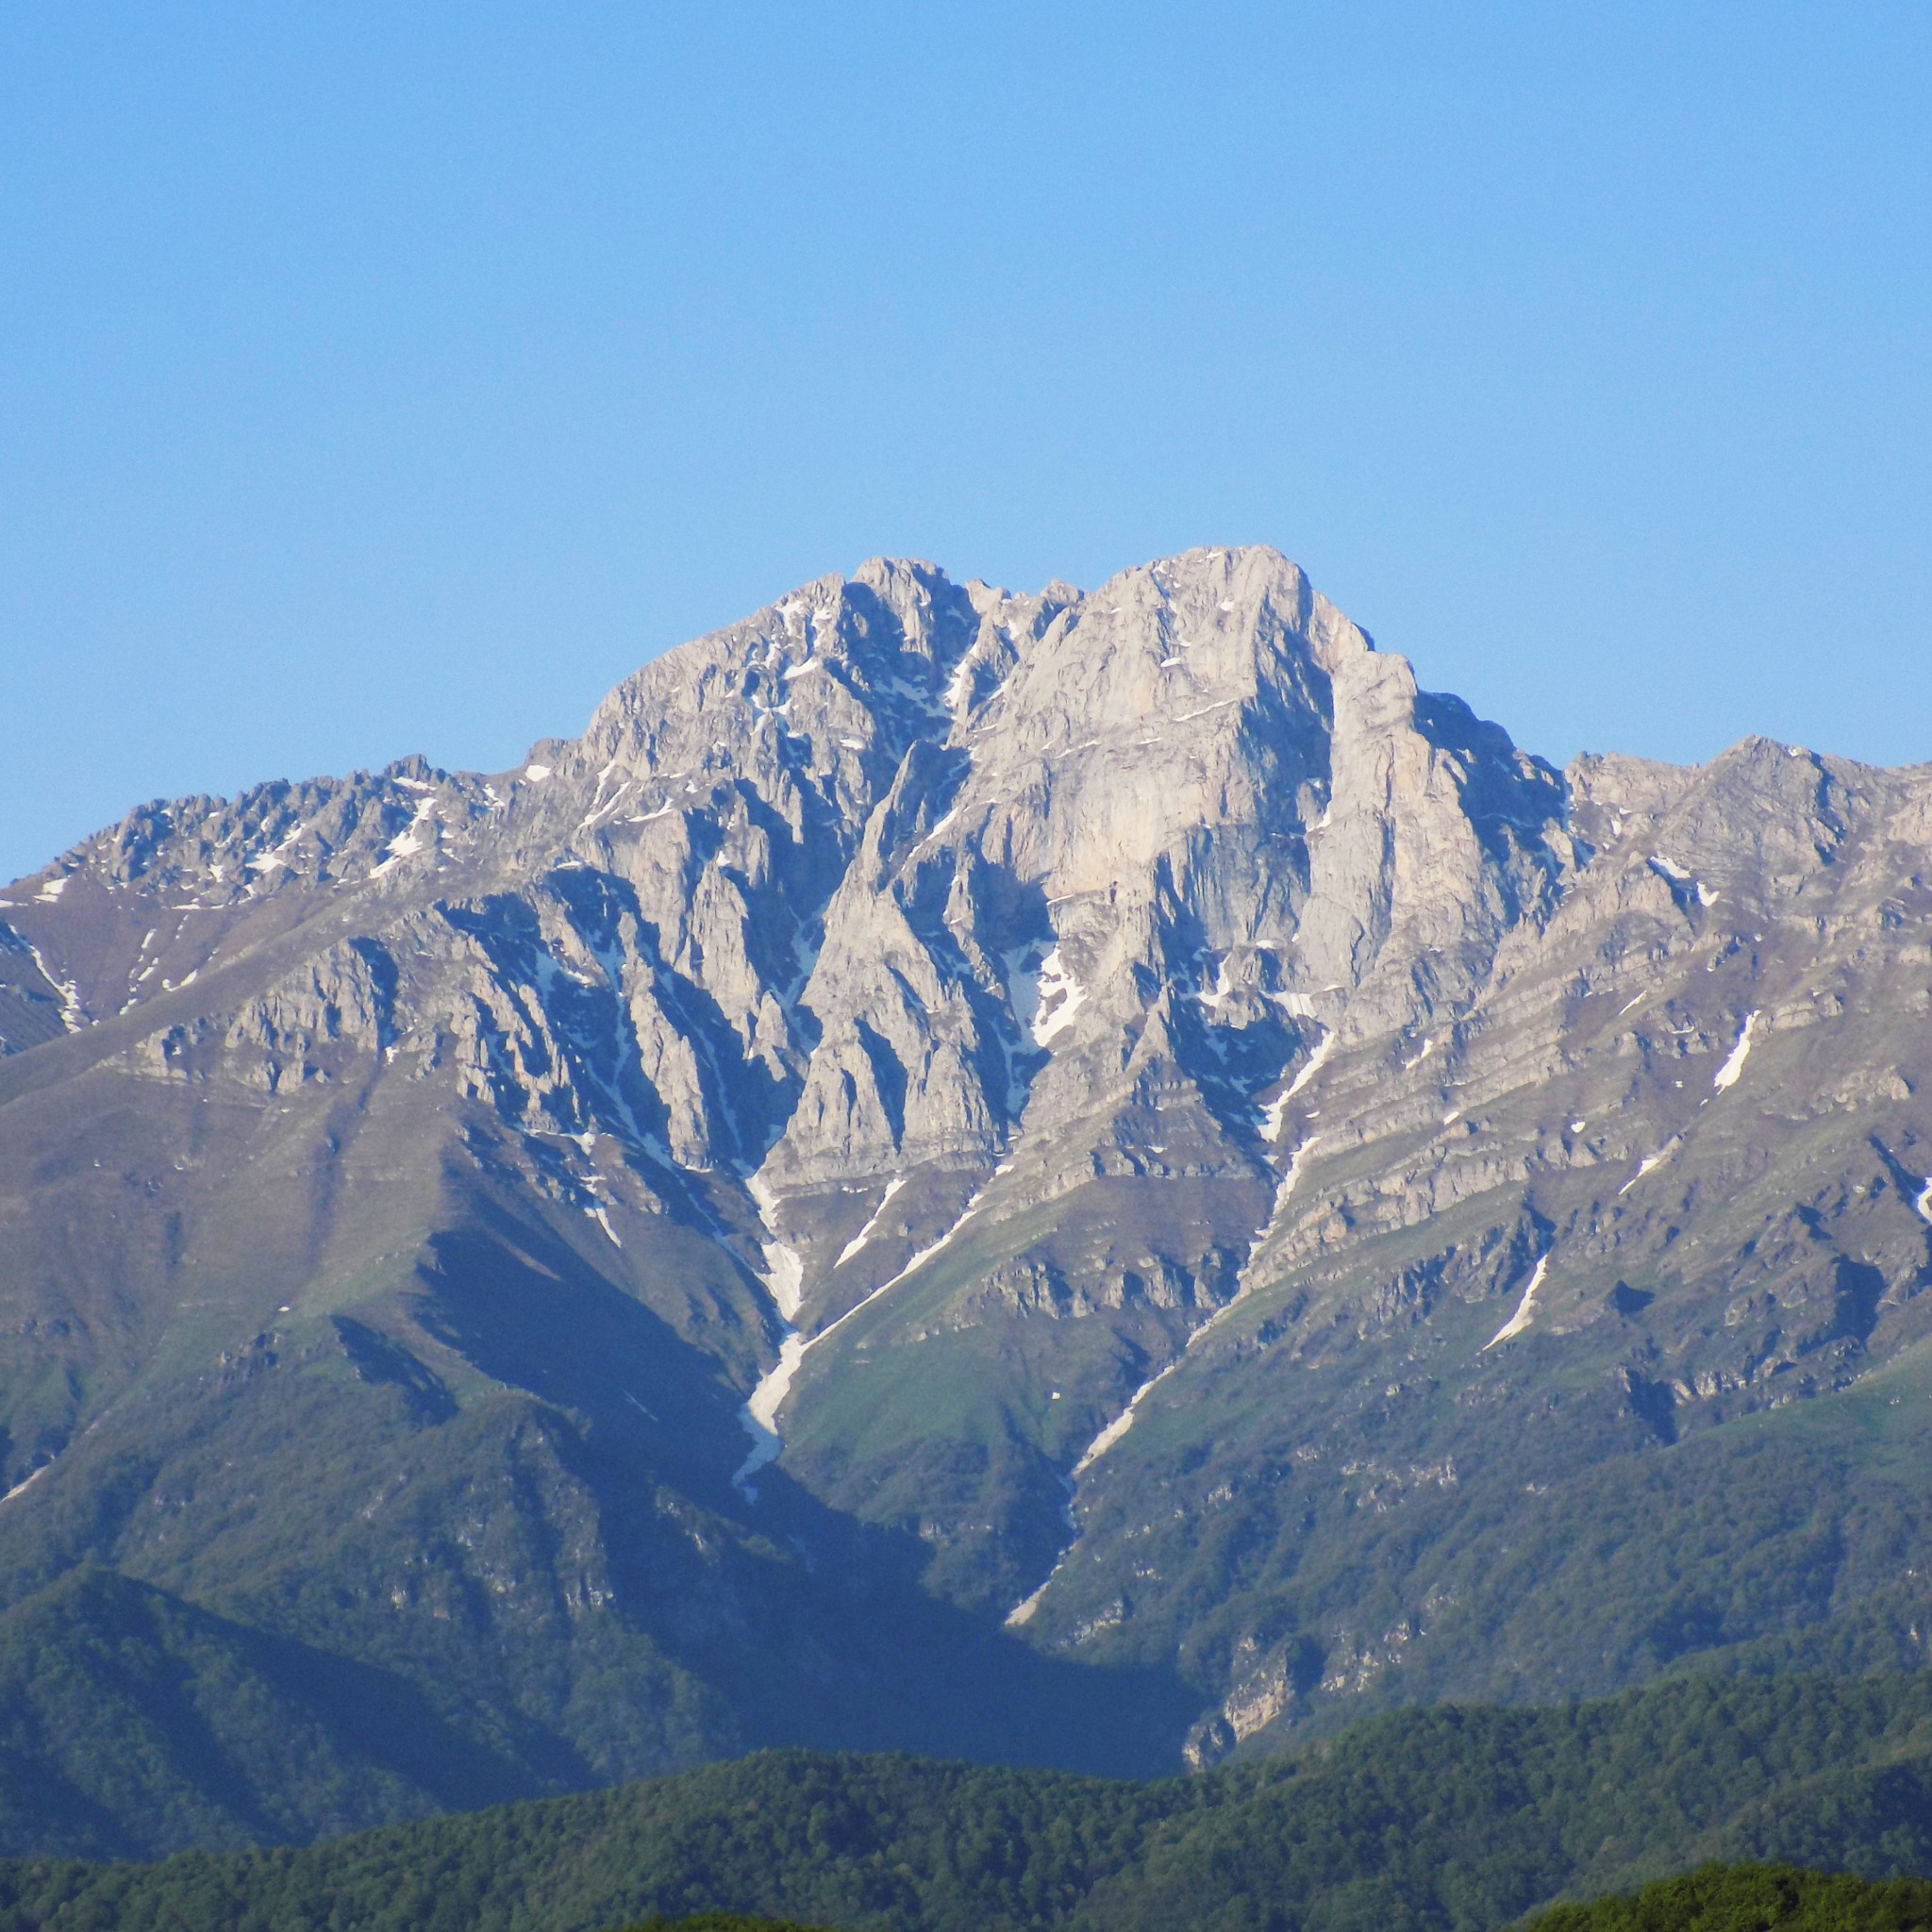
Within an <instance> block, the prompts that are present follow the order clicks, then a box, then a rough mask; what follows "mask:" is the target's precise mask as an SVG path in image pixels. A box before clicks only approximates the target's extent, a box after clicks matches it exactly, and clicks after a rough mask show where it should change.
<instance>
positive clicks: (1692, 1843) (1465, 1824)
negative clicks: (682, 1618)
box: [0, 1673, 1932, 1932]
mask: <svg viewBox="0 0 1932 1932" xmlns="http://www.w3.org/2000/svg"><path fill="white" fill-rule="evenodd" d="M1928 1744H1932V1679H1928V1676H1927V1674H1924V1673H1919V1674H1914V1675H1911V1676H1901V1677H1890V1678H1873V1679H1867V1680H1864V1681H1862V1682H1857V1683H1848V1682H1845V1681H1843V1680H1822V1679H1817V1678H1803V1677H1799V1678H1780V1679H1777V1680H1774V1681H1763V1680H1751V1679H1743V1680H1740V1679H1735V1678H1734V1679H1728V1680H1723V1681H1712V1680H1702V1681H1700V1680H1692V1681H1690V1682H1686V1683H1674V1684H1671V1685H1668V1686H1657V1687H1653V1688H1652V1689H1650V1690H1648V1691H1637V1692H1625V1693H1624V1694H1623V1695H1622V1696H1620V1697H1617V1698H1615V1699H1611V1700H1609V1701H1607V1702H1605V1703H1598V1704H1581V1705H1569V1706H1565V1707H1561V1708H1557V1709H1543V1710H1524V1709H1511V1710H1498V1709H1495V1708H1484V1707H1441V1708H1437V1709H1432V1710H1409V1711H1402V1712H1397V1713H1393V1714H1391V1715H1388V1716H1384V1717H1380V1718H1374V1719H1371V1720H1370V1721H1368V1722H1367V1723H1365V1724H1360V1725H1357V1726H1355V1727H1353V1728H1351V1729H1350V1730H1348V1731H1347V1732H1345V1733H1343V1734H1342V1735H1341V1736H1340V1737H1338V1738H1334V1739H1330V1740H1324V1742H1322V1743H1320V1744H1316V1745H1314V1746H1312V1747H1307V1748H1302V1749H1297V1750H1294V1751H1291V1752H1289V1753H1287V1754H1284V1755H1282V1756H1280V1757H1274V1758H1272V1759H1268V1760H1265V1761H1263V1762H1260V1763H1257V1764H1254V1765H1241V1766H1230V1767H1224V1768H1223V1769H1222V1770H1220V1771H1217V1772H1213V1773H1209V1774H1206V1775H1204V1776H1199V1777H1178V1778H1168V1779H1163V1780H1160V1781H1159V1782H1156V1783H1147V1784H1140V1783H1131V1782H1124V1781H1113V1780H1104V1779H1096V1778H1082V1777H1075V1776H1072V1775H1070V1774H1066V1773H1064V1772H1043V1771H1015V1770H1010V1769H1005V1768H998V1767H977V1766H973V1765H966V1764H958V1763H950V1764H948V1763H934V1762H932V1761H930V1760H928V1759H922V1758H913V1757H854V1756H843V1755H829V1754H825V1753H821V1752H803V1751H782V1752H761V1753H758V1754H757V1755H756V1756H754V1757H748V1758H743V1759H741V1760H739V1761H737V1762H735V1763H730V1764H719V1765H708V1766H706V1767H704V1768H702V1769H700V1770H697V1771H691V1772H685V1773H682V1774H679V1775H676V1776H674V1777H669V1778H661V1779H652V1780H649V1781H647V1782H645V1783H641V1784H636V1785H629V1786H625V1787H621V1788H619V1789H616V1790H602V1791H594V1792H588V1793H580V1794H576V1795H573V1796H570V1797H564V1798H553V1799H546V1800H541V1801H538V1802H535V1803H525V1804H519V1805H509V1806H502V1807H496V1808H494V1809H492V1810H488V1811H483V1812H479V1813H475V1814H472V1815H470V1816H467V1817H457V1818H439V1819H430V1820H426V1821H424V1822H421V1823H418V1824H408V1825H400V1826H393V1827H391V1828H389V1829H386V1830H383V1831H377V1832H367V1833H361V1834H358V1835H356V1836H353V1837H350V1838H346V1839H339V1840H333V1841H332V1842H330V1843H327V1844H322V1845H314V1846H309V1847H306V1848H303V1849H300V1850H288V1849H279V1848H278V1849H267V1848H256V1849H251V1850H247V1851H242V1852H230V1853H225V1854H210V1853H207V1852H191V1853H185V1854H180V1855H177V1856H176V1857H173V1858H169V1859H165V1860H162V1861H161V1862H159V1863H158V1864H152V1865H135V1864H115V1865H99V1864H81V1863H70V1862H62V1861H58V1860H38V1861H31V1862H29V1861H13V1860H0V1928H4V1932H39V1928H42V1927H45V1928H47V1932H67V1928H72V1927H75V1926H82V1925H101V1926H113V1927H117V1928H124V1932H146V1928H149V1927H153V1928H156V1932H241V1928H244V1927H246V1928H253V1932H326V1928H328V1927H331V1926H336V1925H342V1924H353V1925H356V1926H358V1927H362V1928H366V1932H439V1928H441V1927H444V1926H453V1925H464V1926H471V1927H475V1928H476V1932H599V1928H605V1932H608V1928H612V1927H616V1926H620V1925H624V1924H632V1923H635V1922H637V1921H640V1920H644V1919H647V1918H650V1917H653V1916H655V1915H657V1914H659V1913H661V1914H663V1915H664V1916H665V1917H673V1918H682V1917H683V1915H685V1914H687V1913H691V1912H700V1911H709V1910H718V1909H724V1910H729V1911H733V1912H741V1911H753V1912H757V1913H759V1914H761V1915H764V1916H766V1917H781V1918H791V1919H796V1918H808V1919H810V1920H812V1921H813V1922H814V1923H817V1924H825V1925H836V1926H841V1927H845V1928H847V1932H874V1928H879V1932H884V1928H893V1932H1052V1928H1059V1927H1064V1928H1067V1932H1191V1928H1192V1927H1195V1926H1200V1925H1210V1926H1220V1927H1227V1928H1247V1927H1253V1928H1256V1932H1262V1928H1272V1932H1371V1928H1377V1927H1383V1926H1407V1927H1412V1928H1415V1932H1493V1928H1496V1927H1500V1926H1503V1925H1506V1924H1510V1923H1512V1922H1514V1921H1516V1920H1518V1919H1519V1918H1520V1917H1521V1915H1522V1914H1523V1913H1524V1912H1525V1911H1527V1910H1530V1909H1532V1908H1534V1907H1537V1906H1538V1905H1540V1904H1544V1903H1547V1902H1548V1901H1550V1900H1552V1899H1557V1898H1562V1897H1566V1896H1567V1897H1570V1898H1578V1897H1590V1896H1592V1895H1595V1894H1598V1893H1601V1892H1604V1891H1606V1890H1624V1889H1629V1888H1634V1887H1635V1886H1637V1885H1639V1884H1641V1882H1642V1881H1643V1880H1645V1879H1647V1878H1653V1877H1656V1876H1657V1875H1659V1874H1671V1873H1674V1872H1679V1873H1680V1872H1683V1871H1685V1870H1687V1869H1689V1868H1691V1867H1693V1866H1697V1865H1700V1864H1702V1863H1704V1862H1705V1861H1707V1860H1709V1859H1713V1858H1726V1859H1733V1860H1736V1859H1753V1860H1762V1859H1766V1858H1778V1857H1783V1858H1797V1859H1805V1860H1807V1861H1813V1862H1816V1863H1820V1864H1828V1865H1830V1866H1832V1867H1834V1868H1836V1869H1837V1870H1839V1871H1840V1872H1845V1871H1850V1872H1855V1873H1858V1874H1866V1875H1868V1876H1869V1877H1873V1878H1885V1877H1889V1876H1892V1875H1893V1874H1899V1873H1901V1872H1904V1873H1911V1872H1924V1870H1925V1869H1926V1866H1927V1863H1928V1862H1932V1829H1928V1823H1927V1821H1928V1818H1932V1808H1928V1800H1932V1755H1928ZM1761 1876H1762V1874H1751V1873H1748V1872H1743V1873H1740V1872H1733V1873H1730V1874H1724V1876H1723V1877H1722V1878H1720V1877H1719V1876H1718V1874H1714V1873H1711V1872H1703V1873H1700V1874H1699V1875H1698V1877H1697V1878H1696V1879H1694V1880H1691V1881H1688V1882H1687V1881H1684V1880H1681V1879H1680V1880H1678V1881H1676V1882H1675V1883H1674V1885H1672V1886H1671V1887H1670V1888H1669V1890H1668V1893H1667V1896H1674V1897H1675V1898H1676V1899H1678V1900H1681V1899H1682V1898H1683V1897H1684V1895H1685V1894H1686V1893H1689V1894H1691V1896H1692V1897H1696V1896H1697V1895H1699V1894H1704V1895H1706V1898H1707V1904H1709V1903H1710V1901H1709V1900H1708V1894H1709V1892H1710V1891H1711V1890H1713V1889H1715V1890H1718V1891H1719V1892H1720V1893H1721V1894H1722V1893H1724V1892H1739V1891H1741V1892H1742V1893H1743V1894H1744V1895H1743V1896H1741V1897H1733V1898H1732V1899H1731V1900H1730V1904H1731V1907H1732V1914H1733V1915H1732V1916H1729V1917H1724V1916H1721V1915H1720V1913H1719V1912H1718V1911H1716V1910H1711V1911H1710V1914H1709V1916H1708V1917H1707V1918H1706V1919H1705V1920H1703V1921H1702V1922H1693V1923H1702V1924H1705V1925H1706V1926H1709V1927H1715V1926H1719V1925H1722V1926H1725V1927H1734V1926H1749V1927H1752V1928H1754V1932H1757V1928H1762V1927H1766V1926H1769V1925H1772V1924H1779V1923H1784V1921H1783V1919H1782V1918H1781V1916H1780V1914H1779V1913H1778V1912H1777V1911H1776V1910H1774V1909H1772V1910H1767V1909H1765V1908H1764V1907H1767V1906H1775V1905H1776V1904H1777V1903H1778V1900H1777V1894H1776V1891H1774V1892H1773V1894H1772V1896H1771V1897H1770V1898H1769V1899H1766V1898H1764V1897H1761V1896H1760V1897H1753V1896H1751V1893H1752V1891H1753V1890H1757V1884H1756V1883H1755V1882H1754V1881H1755V1880H1757V1879H1760V1878H1761ZM1799 1882H1800V1883H1801V1884H1802V1886H1803V1889H1804V1890H1823V1891H1824V1893H1825V1894H1826V1897H1827V1899H1828V1900H1831V1901H1833V1902H1836V1903H1840V1904H1842V1903H1844V1902H1845V1901H1847V1900H1854V1901H1855V1900H1857V1899H1860V1898H1861V1897H1864V1896H1865V1891H1864V1888H1863V1887H1861V1886H1859V1885H1858V1884H1857V1882H1856V1881H1852V1880H1845V1879H1840V1880H1837V1881H1831V1880H1825V1881H1823V1882H1822V1883H1821V1882H1820V1881H1818V1880H1815V1879H1812V1880H1807V1881H1799ZM1891 1898H1892V1901H1893V1903H1895V1904H1896V1903H1900V1902H1909V1903H1910V1904H1911V1905H1912V1906H1913V1907H1916V1908H1917V1909H1916V1915H1915V1916H1899V1915H1894V1916H1892V1917H1890V1918H1886V1917H1883V1916H1875V1915H1874V1917H1873V1918H1871V1919H1869V1920H1866V1919H1851V1920H1847V1919H1843V1918H1839V1919H1833V1918H1829V1917H1820V1918H1814V1919H1811V1920H1809V1921H1801V1922H1800V1923H1801V1924H1810V1925H1812V1926H1814V1927H1818V1928H1820V1932H1823V1927H1824V1926H1830V1927H1832V1928H1833V1932H1838V1928H1840V1926H1843V1925H1847V1924H1872V1925H1874V1926H1888V1927H1896V1926H1901V1925H1912V1924H1924V1923H1925V1911H1924V1907H1925V1905H1926V1902H1927V1900H1928V1898H1932V1885H1928V1884H1927V1883H1926V1882H1924V1880H1920V1881H1918V1882H1917V1883H1907V1884H1896V1885H1894V1886H1893V1887H1892V1888H1891ZM1558 1910H1559V1912H1560V1911H1561V1907H1558ZM1683 1916H1684V1917H1685V1918H1688V1917H1689V1916H1690V1915H1689V1914H1685V1915H1683ZM1605 1923H1608V1924H1624V1923H1627V1922H1626V1921H1625V1920H1624V1919H1623V1918H1622V1917H1620V1916H1619V1914H1618V1908H1617V1907H1614V1906H1607V1907H1603V1906H1600V1907H1597V1908H1596V1909H1595V1911H1594V1912H1593V1913H1592V1912H1589V1911H1588V1910H1586V1911H1585V1912H1583V1913H1579V1914H1570V1915H1566V1916H1563V1917H1559V1918H1557V1921H1556V1924H1557V1925H1558V1926H1564V1927H1567V1926H1569V1925H1573V1924H1583V1925H1596V1924H1605ZM1635 1923H1637V1924H1642V1925H1644V1926H1646V1927H1649V1928H1651V1932H1657V1928H1659V1927H1662V1926H1668V1925H1672V1924H1677V1923H1679V1919H1678V1917H1677V1915H1675V1914H1665V1913H1661V1912H1658V1913H1655V1914H1652V1915H1649V1916H1645V1917H1643V1918H1641V1919H1640V1920H1638V1921H1636V1922H1635ZM691 1932H705V1928H703V1927H702V1926H694V1927H692V1928H691ZM719 1932H726V1928H719ZM729 1932H737V1928H729ZM745 1932H754V1928H745Z"/></svg>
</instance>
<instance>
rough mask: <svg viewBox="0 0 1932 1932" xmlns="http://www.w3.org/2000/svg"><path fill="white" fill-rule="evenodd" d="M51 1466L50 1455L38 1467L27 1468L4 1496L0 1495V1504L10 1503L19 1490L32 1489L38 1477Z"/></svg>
mask: <svg viewBox="0 0 1932 1932" xmlns="http://www.w3.org/2000/svg"><path fill="white" fill-rule="evenodd" d="M53 1466H54V1463H53V1460H52V1458H51V1457H50V1458H49V1459H48V1460H47V1461H45V1462H43V1463H42V1464H41V1466H40V1467H39V1468H38V1469H34V1470H29V1471H28V1472H27V1474H25V1476H23V1477H22V1478H21V1479H20V1481H19V1482H17V1483H15V1484H14V1486H13V1487H12V1488H11V1489H10V1490H8V1491H7V1493H6V1494H5V1495H4V1496H0V1504H7V1503H10V1502H12V1501H13V1499H14V1497H16V1496H17V1495H19V1494H20V1492H21V1491H23V1490H30V1489H32V1488H33V1486H34V1485H35V1484H36V1483H37V1482H39V1481H40V1479H41V1478H42V1476H43V1475H45V1474H46V1473H47V1472H48V1471H49V1470H50V1469H52V1468H53Z"/></svg>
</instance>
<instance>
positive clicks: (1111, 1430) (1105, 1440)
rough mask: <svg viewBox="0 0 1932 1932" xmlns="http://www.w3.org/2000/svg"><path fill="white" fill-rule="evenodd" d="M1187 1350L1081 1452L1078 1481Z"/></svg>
mask: <svg viewBox="0 0 1932 1932" xmlns="http://www.w3.org/2000/svg"><path fill="white" fill-rule="evenodd" d="M1206 1326H1207V1324H1205V1323H1204V1324H1202V1327H1201V1328H1197V1329H1196V1330H1195V1331H1194V1333H1195V1334H1196V1335H1198V1334H1200V1333H1202V1332H1203V1331H1204V1330H1205V1328H1206ZM1188 1340H1189V1341H1190V1342H1192V1341H1193V1336H1190V1337H1189V1338H1188ZM1187 1355H1188V1352H1187V1350H1186V1349H1185V1348H1183V1349H1182V1350H1181V1352H1180V1354H1179V1355H1177V1356H1175V1357H1174V1359H1173V1361H1171V1362H1169V1363H1168V1365H1167V1366H1166V1368H1164V1369H1162V1370H1161V1371H1160V1373H1159V1374H1155V1375H1149V1376H1148V1378H1147V1379H1146V1380H1145V1381H1144V1382H1142V1383H1141V1386H1140V1387H1139V1388H1138V1389H1136V1390H1135V1391H1134V1392H1133V1394H1132V1395H1131V1396H1129V1397H1128V1398H1127V1406H1126V1407H1124V1409H1122V1410H1121V1412H1120V1414H1118V1415H1117V1416H1115V1417H1114V1419H1113V1420H1112V1422H1110V1423H1108V1425H1107V1426H1106V1428H1104V1429H1102V1430H1101V1432H1100V1433H1099V1435H1097V1436H1095V1437H1094V1439H1093V1440H1092V1441H1091V1442H1090V1443H1088V1445H1087V1447H1086V1449H1085V1450H1084V1451H1083V1452H1082V1453H1081V1457H1080V1459H1079V1461H1078V1462H1076V1463H1074V1479H1075V1480H1076V1481H1077V1480H1078V1479H1079V1477H1080V1476H1081V1475H1082V1474H1085V1472H1086V1470H1087V1469H1088V1467H1089V1466H1090V1465H1091V1464H1092V1463H1095V1462H1098V1461H1099V1460H1100V1458H1101V1457H1103V1456H1105V1455H1106V1454H1107V1452H1108V1450H1109V1449H1111V1448H1112V1447H1113V1445H1114V1444H1115V1443H1116V1442H1118V1441H1120V1439H1121V1438H1122V1437H1123V1436H1124V1435H1125V1434H1126V1433H1127V1431H1128V1430H1129V1429H1131V1428H1132V1427H1133V1426H1134V1418H1135V1416H1136V1415H1137V1414H1138V1413H1139V1412H1140V1408H1141V1404H1142V1403H1143V1402H1145V1401H1146V1399H1147V1398H1148V1396H1150V1395H1151V1394H1153V1392H1154V1391H1155V1390H1157V1389H1158V1388H1159V1387H1160V1385H1161V1384H1162V1383H1163V1382H1164V1381H1166V1380H1167V1378H1168V1377H1169V1376H1170V1375H1171V1374H1174V1371H1175V1370H1176V1369H1177V1368H1179V1367H1180V1365H1181V1363H1182V1362H1184V1361H1185V1360H1186V1359H1187ZM1015 1615H1017V1611H1016V1612H1014V1613H1013V1614H1011V1615H1008V1619H1007V1621H1008V1623H1011V1622H1012V1621H1013V1620H1014V1616H1015Z"/></svg>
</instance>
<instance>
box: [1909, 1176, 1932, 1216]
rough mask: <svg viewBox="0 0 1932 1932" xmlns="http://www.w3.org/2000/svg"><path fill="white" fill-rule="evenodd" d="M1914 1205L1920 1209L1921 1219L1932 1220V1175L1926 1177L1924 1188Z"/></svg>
mask: <svg viewBox="0 0 1932 1932" xmlns="http://www.w3.org/2000/svg"><path fill="white" fill-rule="evenodd" d="M1912 1206H1913V1207H1914V1208H1917V1209H1918V1210H1919V1218H1920V1220H1922V1221H1928V1222H1932V1175H1928V1176H1927V1177H1926V1181H1925V1185H1924V1189H1923V1190H1922V1191H1921V1192H1920V1195H1919V1198H1918V1199H1917V1200H1916V1201H1914V1202H1913V1203H1912Z"/></svg>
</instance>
